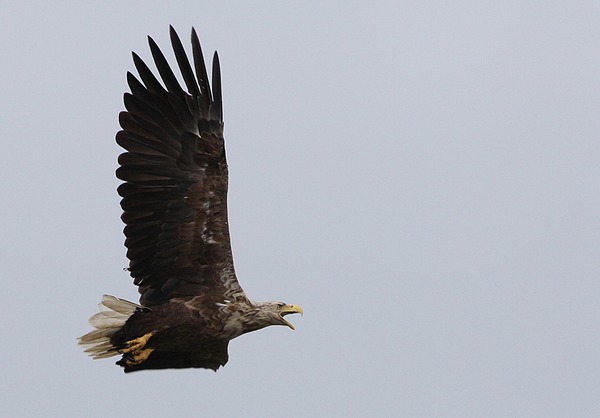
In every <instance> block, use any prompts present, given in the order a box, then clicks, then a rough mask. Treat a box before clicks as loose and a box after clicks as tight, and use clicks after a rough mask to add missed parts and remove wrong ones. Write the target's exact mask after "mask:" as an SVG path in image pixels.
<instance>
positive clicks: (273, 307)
mask: <svg viewBox="0 0 600 418" xmlns="http://www.w3.org/2000/svg"><path fill="white" fill-rule="evenodd" d="M253 305H254V306H253V309H252V310H251V311H250V312H248V313H247V314H246V315H244V319H245V321H244V332H250V331H256V330H258V329H261V328H264V327H268V326H270V325H285V326H288V327H290V328H291V329H295V328H294V326H293V325H292V324H291V323H289V322H288V321H286V320H285V319H284V318H283V317H284V316H286V315H289V314H294V313H299V314H300V315H302V314H303V313H304V312H303V311H302V308H301V307H300V306H298V305H288V304H286V303H283V302H254V303H253Z"/></svg>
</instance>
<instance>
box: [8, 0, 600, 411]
mask: <svg viewBox="0 0 600 418" xmlns="http://www.w3.org/2000/svg"><path fill="white" fill-rule="evenodd" d="M0 23H1V24H0V35H1V36H0V48H1V50H0V53H1V57H2V65H1V67H0V76H1V77H0V83H1V84H0V86H1V87H0V88H1V91H0V92H1V98H2V99H1V101H0V141H1V146H2V148H1V149H2V164H1V166H0V179H1V183H0V184H1V187H2V189H1V204H0V211H1V216H0V231H1V241H0V246H1V247H0V262H1V263H0V269H1V273H0V276H1V278H0V280H1V283H2V293H1V296H0V297H1V299H2V301H1V306H2V308H1V314H0V327H1V328H0V332H1V335H2V344H1V348H0V354H1V356H0V370H1V371H2V372H1V373H0V385H1V388H0V389H1V390H0V394H1V395H0V397H1V400H0V415H2V416H7V417H8V416H15V417H16V416H20V417H37V416H39V417H51V416H56V417H84V416H85V417H106V416H110V417H131V416H132V415H136V416H144V417H159V416H215V417H216V416H229V417H233V416H246V417H281V416H295V417H319V416H322V417H364V416H378V417H392V416H402V417H434V416H437V417H482V416H485V417H548V416H554V417H559V416H562V417H575V416H577V417H584V416H589V417H592V416H600V359H599V348H598V347H599V346H600V328H599V326H598V325H599V320H600V304H599V300H600V283H599V281H598V273H599V270H600V269H599V267H600V254H599V248H600V220H599V218H598V214H599V209H600V198H599V194H598V182H599V178H600V177H599V175H600V169H599V161H600V142H599V134H600V118H599V114H600V113H599V112H600V3H599V2H598V1H571V2H564V1H562V2H559V1H504V2H491V1H431V2H421V1H389V2H385V1H375V2H354V1H345V2H342V1H338V2H332V1H319V2H316V1H305V2H293V3H292V2H283V1H282V2H276V1H269V2H264V1H261V2H241V1H237V2H234V1H232V2H215V1H210V2H206V1H198V0H195V1H169V2H166V1H164V2H158V1H136V2H122V1H104V2H95V3H92V2H67V1H54V2H41V1H40V2H28V1H21V2H16V1H14V2H8V1H3V2H2V15H1V17H0ZM169 24H173V25H174V26H175V28H176V29H177V30H178V31H179V34H180V36H181V37H182V39H184V40H185V41H186V42H185V43H186V47H188V46H189V41H188V40H189V32H190V28H191V26H195V27H196V29H197V31H198V34H199V36H200V38H201V41H202V43H203V47H204V50H205V54H207V55H209V54H212V51H213V50H215V49H218V51H219V54H220V57H221V64H222V72H223V84H224V103H225V104H224V112H225V121H226V132H225V133H226V141H227V151H228V159H229V164H230V174H231V175H230V177H231V186H230V192H229V196H230V197H229V202H230V226H231V235H232V239H233V250H234V255H235V262H236V270H237V274H238V277H239V280H240V282H241V284H242V286H243V287H244V289H245V290H246V292H247V293H248V294H249V296H250V297H251V298H254V299H256V300H283V301H286V302H289V303H296V304H299V305H301V306H302V307H303V308H304V310H305V315H304V317H302V318H301V317H293V318H292V319H291V321H292V322H294V324H295V325H296V328H297V331H295V332H292V331H291V330H289V329H287V328H283V327H272V328H269V329H266V330H263V331H260V332H256V333H252V334H249V335H246V336H243V337H241V338H239V339H237V340H235V341H233V342H232V344H231V345H230V361H229V363H228V364H227V366H225V368H224V369H221V370H220V371H219V372H217V373H216V374H215V373H213V372H212V371H207V370H180V371H154V372H141V373H135V374H131V375H124V374H123V373H122V371H121V370H120V368H118V367H117V366H115V365H114V364H113V363H114V360H115V359H110V360H102V361H92V360H91V359H89V358H88V357H86V356H85V355H84V354H83V353H82V351H81V349H80V348H79V347H78V346H77V345H76V340H75V339H76V337H78V336H80V335H81V334H83V333H85V332H87V331H88V330H89V326H88V324H87V318H88V317H89V316H91V315H92V314H94V313H95V312H96V304H97V302H98V301H99V300H100V297H101V295H102V294H103V293H108V294H113V295H116V296H119V297H123V298H127V299H130V300H137V291H136V289H135V287H134V286H133V285H132V284H131V280H130V278H129V276H128V274H127V273H126V272H124V271H123V268H124V267H126V266H127V260H126V258H125V250H124V247H123V236H122V233H121V231H122V227H123V225H122V223H121V221H120V219H119V216H120V208H119V198H118V196H117V194H116V192H115V188H116V187H117V185H118V182H117V180H116V178H115V176H114V170H115V169H116V158H117V156H118V154H119V153H120V149H119V148H118V146H117V145H116V144H115V142H114V135H115V133H116V132H117V130H118V129H119V127H118V123H117V115H118V112H119V111H120V110H122V109H123V105H122V94H123V93H124V92H125V91H126V90H127V85H126V81H125V73H126V71H128V70H130V71H133V70H134V67H133V63H132V61H131V55H130V51H132V50H134V51H136V52H137V53H138V54H140V55H141V56H142V57H143V58H145V59H149V57H150V53H149V49H148V46H147V41H146V35H151V36H153V38H154V39H155V40H156V41H157V42H158V44H159V45H160V46H161V47H162V48H163V50H164V51H165V53H166V54H167V56H168V57H169V59H172V53H171V51H170V46H169V40H168V25H169ZM188 51H189V49H188ZM172 62H173V61H172Z"/></svg>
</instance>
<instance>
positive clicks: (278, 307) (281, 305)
mask: <svg viewBox="0 0 600 418" xmlns="http://www.w3.org/2000/svg"><path fill="white" fill-rule="evenodd" d="M284 306H285V303H278V304H277V309H281V308H283V307H284Z"/></svg>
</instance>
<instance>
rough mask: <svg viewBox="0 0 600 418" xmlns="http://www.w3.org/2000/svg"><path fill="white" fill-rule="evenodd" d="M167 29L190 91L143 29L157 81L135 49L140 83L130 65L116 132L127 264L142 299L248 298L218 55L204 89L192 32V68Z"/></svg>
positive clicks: (199, 51)
mask: <svg viewBox="0 0 600 418" xmlns="http://www.w3.org/2000/svg"><path fill="white" fill-rule="evenodd" d="M170 34H171V44H172V46H173V50H174V52H175V57H176V59H177V64H178V66H179V69H180V72H181V75H182V78H183V80H184V82H185V85H186V89H187V91H185V90H184V89H183V88H182V87H181V86H180V84H179V82H178V81H177V78H176V77H175V75H174V74H173V71H172V70H171V68H170V67H169V64H168V63H167V60H166V59H165V57H164V55H163V54H162V52H161V51H160V49H159V48H158V46H157V45H156V43H155V42H154V41H153V40H152V38H150V37H148V42H149V44H150V50H151V52H152V57H153V59H154V62H155V64H156V68H157V69H158V73H159V74H160V78H161V79H162V82H163V83H164V87H163V85H162V84H161V83H160V82H159V81H158V80H157V78H156V77H155V76H154V75H153V74H152V72H151V71H150V69H149V68H148V67H147V66H146V64H145V63H144V62H143V61H142V60H141V59H140V58H139V57H138V56H137V55H136V54H135V53H133V61H134V63H135V67H136V68H137V71H138V73H139V77H140V79H141V82H140V81H138V79H137V78H136V77H135V76H134V75H132V74H131V73H127V81H128V83H129V87H130V89H131V94H129V93H125V95H124V102H125V108H126V109H127V111H126V112H121V114H120V115H119V122H120V124H121V127H122V128H123V130H122V131H120V132H119V133H117V137H116V139H117V143H118V144H119V145H120V146H122V147H123V148H125V149H126V150H127V152H125V153H123V154H121V155H120V156H119V164H120V167H119V168H118V169H117V177H118V178H119V179H121V180H123V181H124V183H123V184H122V185H121V186H120V187H119V188H118V192H119V194H120V195H121V197H122V198H123V199H122V200H121V207H122V208H123V211H124V213H123V216H122V219H123V222H125V224H126V226H125V229H124V233H125V236H126V240H125V246H126V247H127V249H128V251H127V257H128V258H129V260H130V263H129V271H130V272H131V276H132V277H133V278H134V283H135V284H136V285H138V286H139V291H140V293H141V297H140V302H141V304H142V305H145V306H151V305H156V304H160V303H163V302H165V301H167V300H168V299H170V298H173V297H180V296H192V295H199V294H206V293H209V294H214V295H215V297H221V298H222V299H232V300H233V299H236V298H238V297H245V296H244V294H243V291H242V289H241V288H240V286H239V284H238V282H237V279H236V277H235V272H234V269H233V259H232V254H231V246H230V241H229V227H228V222H227V177H228V174H227V162H226V160H225V146H224V141H223V110H222V109H223V108H222V101H221V76H220V69H219V60H218V56H217V53H216V52H215V55H214V58H213V74H212V92H211V87H210V85H209V82H208V76H207V73H206V67H205V64H204V58H203V55H202V49H201V47H200V42H199V41H198V37H197V35H196V32H195V30H193V29H192V52H193V62H194V69H192V67H191V65H190V63H189V61H188V58H187V55H186V53H185V50H184V48H183V46H182V44H181V41H180V39H179V37H178V36H177V33H176V32H175V30H174V29H173V28H172V27H171V32H170ZM194 72H195V75H194Z"/></svg>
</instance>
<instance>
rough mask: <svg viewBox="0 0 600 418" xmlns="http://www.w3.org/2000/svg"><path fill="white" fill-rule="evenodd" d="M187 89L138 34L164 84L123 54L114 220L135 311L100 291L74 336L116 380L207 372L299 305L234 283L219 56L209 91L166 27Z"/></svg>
mask: <svg viewBox="0 0 600 418" xmlns="http://www.w3.org/2000/svg"><path fill="white" fill-rule="evenodd" d="M170 37H171V45H172V47H173V51H174V53H175V58H176V61H177V66H178V67H179V71H180V73H181V78H182V79H183V82H184V83H185V88H184V87H182V86H181V84H180V83H179V82H178V81H177V77H176V76H175V74H174V73H173V71H172V69H171V67H170V66H169V64H168V62H167V60H166V58H165V56H164V55H163V53H162V52H161V50H160V49H159V47H158V46H157V44H156V43H155V42H154V40H153V39H152V38H151V37H148V43H149V45H150V51H151V53H152V58H153V60H154V63H155V65H156V68H157V70H158V74H159V75H160V79H161V80H162V83H161V82H160V81H159V80H158V79H157V77H155V75H154V74H153V73H152V71H151V70H150V69H149V68H148V66H147V65H146V64H145V63H144V61H143V60H142V59H141V58H140V57H139V56H138V55H137V54H135V52H134V53H133V62H134V65H135V67H136V69H137V72H138V74H139V79H138V78H137V77H136V76H134V75H133V74H131V73H130V72H128V73H127V82H128V84H129V88H130V89H131V93H125V95H124V104H125V108H126V109H127V110H126V111H123V112H121V113H120V115H119V123H120V125H121V128H122V130H121V131H119V132H118V133H117V135H116V141H117V143H118V144H119V145H120V146H121V147H123V148H124V149H125V152H124V153H123V154H121V155H120V156H119V160H118V162H119V168H118V169H117V173H116V174H117V177H118V178H119V179H120V180H122V181H123V183H122V184H121V185H120V186H119V188H118V189H117V191H118V193H119V195H120V196H121V198H122V199H121V208H122V209H123V215H122V216H121V219H122V220H123V222H124V223H125V228H124V234H125V237H126V239H125V246H126V247H127V258H128V259H129V268H128V270H129V272H130V274H131V277H133V282H134V284H135V285H137V286H138V290H139V292H140V295H141V296H140V303H139V304H136V303H133V302H129V301H126V300H123V299H120V298H116V297H114V296H108V295H105V296H103V297H102V300H101V302H100V304H99V307H100V312H99V313H97V314H95V315H94V316H92V317H91V318H90V320H89V322H90V324H91V325H92V326H93V327H94V330H93V331H91V332H89V333H87V334H85V335H84V336H82V337H80V338H79V344H81V345H82V346H84V347H85V351H86V352H87V353H88V354H89V355H91V356H92V357H93V358H95V359H98V358H106V357H111V356H118V355H120V356H121V358H120V360H119V361H117V364H118V365H120V366H122V367H123V368H124V371H125V372H133V371H137V370H144V369H170V368H171V369H178V368H206V369H212V370H215V371H216V370H217V369H218V368H219V367H221V366H223V365H225V363H227V360H228V354H227V346H228V344H229V341H230V340H232V339H234V338H236V337H239V336H240V335H242V334H245V333H248V332H251V331H256V330H259V329H261V328H264V327H267V326H270V325H285V326H288V327H290V328H291V329H294V326H293V325H292V324H291V323H289V322H288V321H287V320H286V319H284V316H286V315H288V314H294V313H300V314H302V308H300V307H299V306H296V305H289V304H286V303H283V302H254V301H251V300H250V299H249V298H248V297H247V296H246V294H245V293H244V291H243V290H242V288H241V287H240V284H239V283H238V280H237V278H236V275H235V271H234V268H233V257H232V252H231V244H230V239H229V225H228V221H227V184H228V169H227V162H226V158H225V145H224V140H223V105H222V94H221V74H220V66H219V58H218V55H217V53H216V52H215V54H214V56H213V61H212V77H211V79H212V88H211V85H210V84H209V80H208V75H207V71H206V66H205V63H204V58H203V53H202V49H201V47H200V42H199V40H198V36H197V34H196V31H195V30H194V29H192V36H191V43H192V58H193V59H192V63H193V67H192V64H190V61H189V60H188V56H187V55H186V52H185V49H184V47H183V45H182V43H181V40H180V39H179V36H178V35H177V33H176V32H175V30H174V29H173V27H170Z"/></svg>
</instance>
